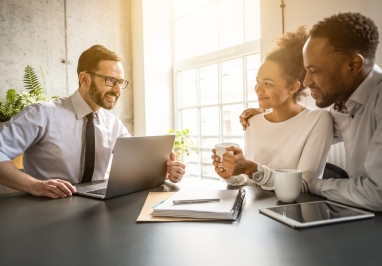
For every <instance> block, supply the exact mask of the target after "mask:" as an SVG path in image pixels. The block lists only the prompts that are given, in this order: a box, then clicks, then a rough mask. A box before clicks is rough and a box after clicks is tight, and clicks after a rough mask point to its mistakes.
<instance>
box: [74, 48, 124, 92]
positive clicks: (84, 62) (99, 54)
mask: <svg viewBox="0 0 382 266" xmlns="http://www.w3.org/2000/svg"><path fill="white" fill-rule="evenodd" d="M102 60H112V61H117V62H121V61H122V56H121V55H120V54H118V53H116V52H114V51H111V50H109V49H107V48H106V47H105V46H103V45H99V44H97V45H93V46H92V47H90V48H89V49H87V50H86V51H84V52H83V53H82V54H81V56H80V58H79V59H78V65H77V75H79V74H80V72H82V71H86V72H96V71H97V70H98V64H99V62H100V61H102ZM79 85H80V86H81V84H79Z"/></svg>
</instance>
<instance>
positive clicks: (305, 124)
mask: <svg viewBox="0 0 382 266" xmlns="http://www.w3.org/2000/svg"><path fill="white" fill-rule="evenodd" d="M307 38H308V35H307V33H306V30H305V28H304V27H300V28H298V29H297V31H295V32H289V33H286V34H284V35H283V36H282V37H281V38H279V39H277V40H276V41H275V46H274V47H273V49H272V50H271V51H270V52H269V53H268V54H267V56H266V58H265V61H264V63H263V64H262V65H261V67H260V68H259V71H258V74H257V78H256V79H257V84H256V86H255V91H256V93H257V96H258V101H259V106H260V108H261V109H263V110H265V109H271V112H268V113H263V114H260V115H255V116H253V117H251V118H250V119H249V120H248V123H249V127H248V128H247V130H246V131H245V134H244V139H245V147H244V153H243V151H242V150H241V149H240V148H238V147H228V148H226V150H227V151H231V152H232V153H233V154H232V153H228V152H226V153H225V154H224V155H223V156H222V157H223V158H222V161H220V158H219V157H218V156H217V155H216V153H215V150H214V149H213V150H212V152H213V155H212V159H213V164H214V166H215V171H216V173H217V174H218V175H219V176H220V177H222V178H224V179H225V180H226V182H227V183H228V184H230V185H234V186H235V185H237V186H241V185H245V184H247V182H255V183H256V184H257V185H260V186H261V187H262V188H263V189H266V190H272V189H273V188H274V182H273V171H272V169H282V168H289V169H299V170H301V171H302V177H303V182H302V187H301V190H302V192H308V191H309V183H310V181H311V180H313V179H314V178H321V177H322V173H323V170H324V167H325V163H326V159H327V154H328V151H329V148H330V145H331V143H332V136H333V122H332V118H331V116H330V114H329V112H328V111H327V110H325V109H312V108H308V107H304V106H302V105H300V104H299V101H300V100H301V98H302V97H305V96H306V93H305V92H304V89H305V87H304V86H303V81H304V78H305V74H306V70H305V68H304V65H303V57H302V48H303V46H304V43H305V41H306V40H307ZM248 180H250V181H248Z"/></svg>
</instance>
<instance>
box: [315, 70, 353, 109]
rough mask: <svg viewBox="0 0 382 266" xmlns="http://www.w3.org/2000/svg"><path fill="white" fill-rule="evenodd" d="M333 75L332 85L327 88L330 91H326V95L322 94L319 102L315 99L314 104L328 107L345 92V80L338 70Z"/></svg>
mask: <svg viewBox="0 0 382 266" xmlns="http://www.w3.org/2000/svg"><path fill="white" fill-rule="evenodd" d="M334 77H335V78H334V79H333V82H332V86H331V88H330V90H329V92H330V93H326V95H323V94H322V100H321V101H320V102H318V101H317V100H316V105H317V106H318V107H320V108H325V107H328V106H330V105H332V104H333V103H335V102H337V101H339V100H340V99H341V98H342V96H343V95H344V94H345V93H346V89H344V86H345V82H344V81H343V79H342V76H341V73H340V72H339V71H338V73H336V74H335V75H334Z"/></svg>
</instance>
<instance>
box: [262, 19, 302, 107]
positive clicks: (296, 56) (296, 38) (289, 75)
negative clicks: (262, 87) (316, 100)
mask: <svg viewBox="0 0 382 266" xmlns="http://www.w3.org/2000/svg"><path fill="white" fill-rule="evenodd" d="M307 39H308V34H307V32H306V28H305V27H304V26H300V27H298V29H297V30H296V31H294V32H287V33H285V34H284V35H283V36H281V37H280V38H277V39H275V40H273V42H274V46H273V48H272V49H271V51H270V52H268V54H267V55H266V57H265V61H272V62H275V63H277V64H278V65H279V67H280V69H281V72H282V75H283V77H284V78H285V79H286V80H287V82H288V83H287V84H288V86H290V85H292V84H293V83H294V82H296V81H299V82H300V88H299V89H298V91H297V92H296V93H295V94H294V95H293V99H294V101H295V102H298V101H300V100H301V99H302V98H303V97H305V96H307V93H306V92H305V91H304V90H305V89H306V87H304V85H303V83H304V79H305V75H306V70H305V67H304V60H303V57H302V48H303V47H304V44H305V42H306V40H307Z"/></svg>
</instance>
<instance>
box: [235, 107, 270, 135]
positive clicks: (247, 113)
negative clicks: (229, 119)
mask: <svg viewBox="0 0 382 266" xmlns="http://www.w3.org/2000/svg"><path fill="white" fill-rule="evenodd" d="M262 113H264V110H262V109H260V108H248V109H246V110H244V111H243V112H242V113H241V115H240V116H239V119H240V124H241V125H242V127H243V130H244V131H245V130H246V129H247V127H249V126H250V125H249V123H248V119H249V118H251V117H252V116H254V115H258V114H262Z"/></svg>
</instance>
